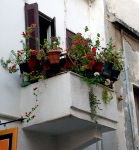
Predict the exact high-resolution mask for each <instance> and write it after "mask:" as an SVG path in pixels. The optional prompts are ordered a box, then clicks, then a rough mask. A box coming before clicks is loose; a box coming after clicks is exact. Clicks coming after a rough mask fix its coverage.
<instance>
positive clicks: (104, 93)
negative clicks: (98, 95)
mask: <svg viewBox="0 0 139 150" xmlns="http://www.w3.org/2000/svg"><path fill="white" fill-rule="evenodd" d="M102 99H103V101H104V102H105V104H108V103H109V102H110V101H111V100H112V99H113V95H112V92H111V91H110V90H109V89H108V88H107V87H103V91H102Z"/></svg>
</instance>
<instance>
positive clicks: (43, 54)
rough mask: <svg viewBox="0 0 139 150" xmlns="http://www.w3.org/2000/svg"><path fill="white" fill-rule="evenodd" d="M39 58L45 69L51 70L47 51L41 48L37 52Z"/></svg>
mask: <svg viewBox="0 0 139 150" xmlns="http://www.w3.org/2000/svg"><path fill="white" fill-rule="evenodd" d="M37 60H39V62H40V63H41V65H42V67H43V70H49V69H50V67H51V66H50V62H49V59H48V56H47V55H46V52H45V50H44V49H40V50H39V51H38V53H37Z"/></svg>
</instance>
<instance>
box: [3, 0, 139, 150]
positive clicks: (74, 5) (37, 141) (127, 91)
mask: <svg viewBox="0 0 139 150" xmlns="http://www.w3.org/2000/svg"><path fill="white" fill-rule="evenodd" d="M138 6H139V3H138V2H136V1H135V0H129V1H128V2H127V1H125V0H121V1H120V2H118V1H116V0H112V1H111V0H51V1H49V0H46V1H44V0H18V1H17V0H13V1H8V0H5V1H1V2H0V19H1V23H0V36H1V42H0V43H1V44H0V49H1V53H0V57H4V58H7V59H8V58H9V57H11V56H10V55H9V54H10V51H11V50H12V49H14V50H19V49H22V44H21V43H20V41H21V40H22V35H21V34H22V32H24V31H25V29H26V27H27V26H29V25H30V24H31V23H35V24H36V29H35V31H34V34H35V35H36V36H37V37H39V38H40V42H41V40H43V38H44V37H50V36H60V38H61V47H62V48H63V49H65V50H66V48H67V45H68V44H70V40H68V39H70V35H72V34H74V33H78V32H80V33H84V28H85V26H88V28H89V34H90V36H91V37H95V36H96V35H97V33H100V35H101V43H102V46H106V44H107V42H108V40H109V39H110V38H111V37H112V38H113V39H114V42H115V45H116V48H117V49H120V48H122V49H123V50H124V63H125V68H124V71H123V72H122V73H121V74H120V77H119V79H118V81H117V82H115V83H114V92H113V91H112V94H113V97H114V98H113V100H112V101H111V102H110V104H109V105H107V106H106V105H105V104H104V103H103V101H102V98H101V94H100V93H101V92H102V87H101V86H100V87H99V86H98V87H95V86H94V92H95V94H96V95H97V97H98V98H99V99H100V100H101V106H100V107H101V108H102V110H98V111H97V114H98V123H99V128H98V129H97V130H96V129H95V127H94V122H93V121H92V120H91V118H90V107H89V101H88V90H89V88H88V86H87V85H86V84H85V83H83V82H82V81H80V80H79V77H78V76H77V75H75V74H73V73H71V72H68V73H66V74H62V75H59V76H56V77H53V78H49V79H47V80H46V81H45V85H43V86H40V91H41V92H40V95H39V97H40V99H41V100H40V101H39V102H38V105H39V107H38V108H37V109H36V111H35V112H34V113H35V115H36V118H34V119H33V120H31V121H30V122H29V123H26V122H25V123H21V122H20V121H19V122H13V123H9V124H6V125H0V131H3V130H8V129H10V128H15V127H18V137H16V138H17V149H18V150H72V149H76V150H92V149H93V150H137V149H138V147H139V77H138V70H139V65H138V64H139V62H138V57H139V53H138V51H139V26H138V19H139V16H138ZM67 41H68V42H69V43H68V42H67ZM31 46H32V48H33V49H39V47H37V45H33V44H32V45H31ZM0 71H1V76H0V83H1V84H0V89H1V90H0V95H1V97H0V121H1V123H4V122H8V121H11V120H16V119H19V118H21V116H22V115H24V113H25V112H28V111H29V109H30V108H31V107H32V105H34V101H33V98H34V97H33V94H32V89H33V88H34V87H36V86H38V85H39V83H34V84H31V85H29V86H27V87H21V79H20V72H17V73H15V74H12V75H11V74H9V73H8V72H7V70H6V69H5V68H3V67H2V66H0ZM119 94H122V96H123V101H121V102H119V103H118V101H117V96H118V95H119Z"/></svg>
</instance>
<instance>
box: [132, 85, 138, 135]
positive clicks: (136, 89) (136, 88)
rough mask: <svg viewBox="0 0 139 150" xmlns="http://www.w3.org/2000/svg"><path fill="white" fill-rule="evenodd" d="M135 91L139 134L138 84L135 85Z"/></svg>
mask: <svg viewBox="0 0 139 150" xmlns="http://www.w3.org/2000/svg"><path fill="white" fill-rule="evenodd" d="M133 91H134V99H135V105H136V116H137V123H138V134H139V88H138V87H136V86H133Z"/></svg>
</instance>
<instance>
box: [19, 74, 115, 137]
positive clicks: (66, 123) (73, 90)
mask: <svg viewBox="0 0 139 150" xmlns="http://www.w3.org/2000/svg"><path fill="white" fill-rule="evenodd" d="M38 84H40V86H39V91H40V92H39V98H38V99H39V103H38V104H39V107H38V108H37V109H36V111H35V115H36V118H35V119H34V120H32V121H30V122H29V123H23V128H24V129H28V130H33V131H37V132H46V133H49V134H64V133H67V132H71V131H76V130H80V129H84V128H88V127H91V126H94V122H93V121H92V120H91V118H90V106H89V97H88V92H89V90H90V88H89V86H88V85H87V84H86V83H85V82H84V81H82V80H81V79H80V77H79V76H78V75H76V74H74V73H72V72H67V73H64V74H61V75H58V76H55V77H52V78H49V79H47V80H45V81H43V82H42V84H41V83H40V82H38V83H35V84H32V85H29V86H27V87H24V88H22V90H21V109H22V110H21V111H22V114H23V113H24V112H26V111H29V110H30V108H31V107H32V106H33V105H34V101H33V88H34V87H35V86H38ZM102 90H103V87H102V86H99V85H98V86H93V92H94V94H95V95H96V96H97V97H98V99H99V100H100V103H101V104H100V106H99V107H100V108H101V109H102V110H98V111H97V114H98V122H99V127H100V128H101V131H102V132H107V131H110V130H115V129H116V126H117V112H118V110H117V102H116V96H115V93H114V92H112V94H113V97H114V98H113V100H111V102H110V103H109V104H108V105H105V104H104V102H103V100H102V98H101V95H102Z"/></svg>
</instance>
